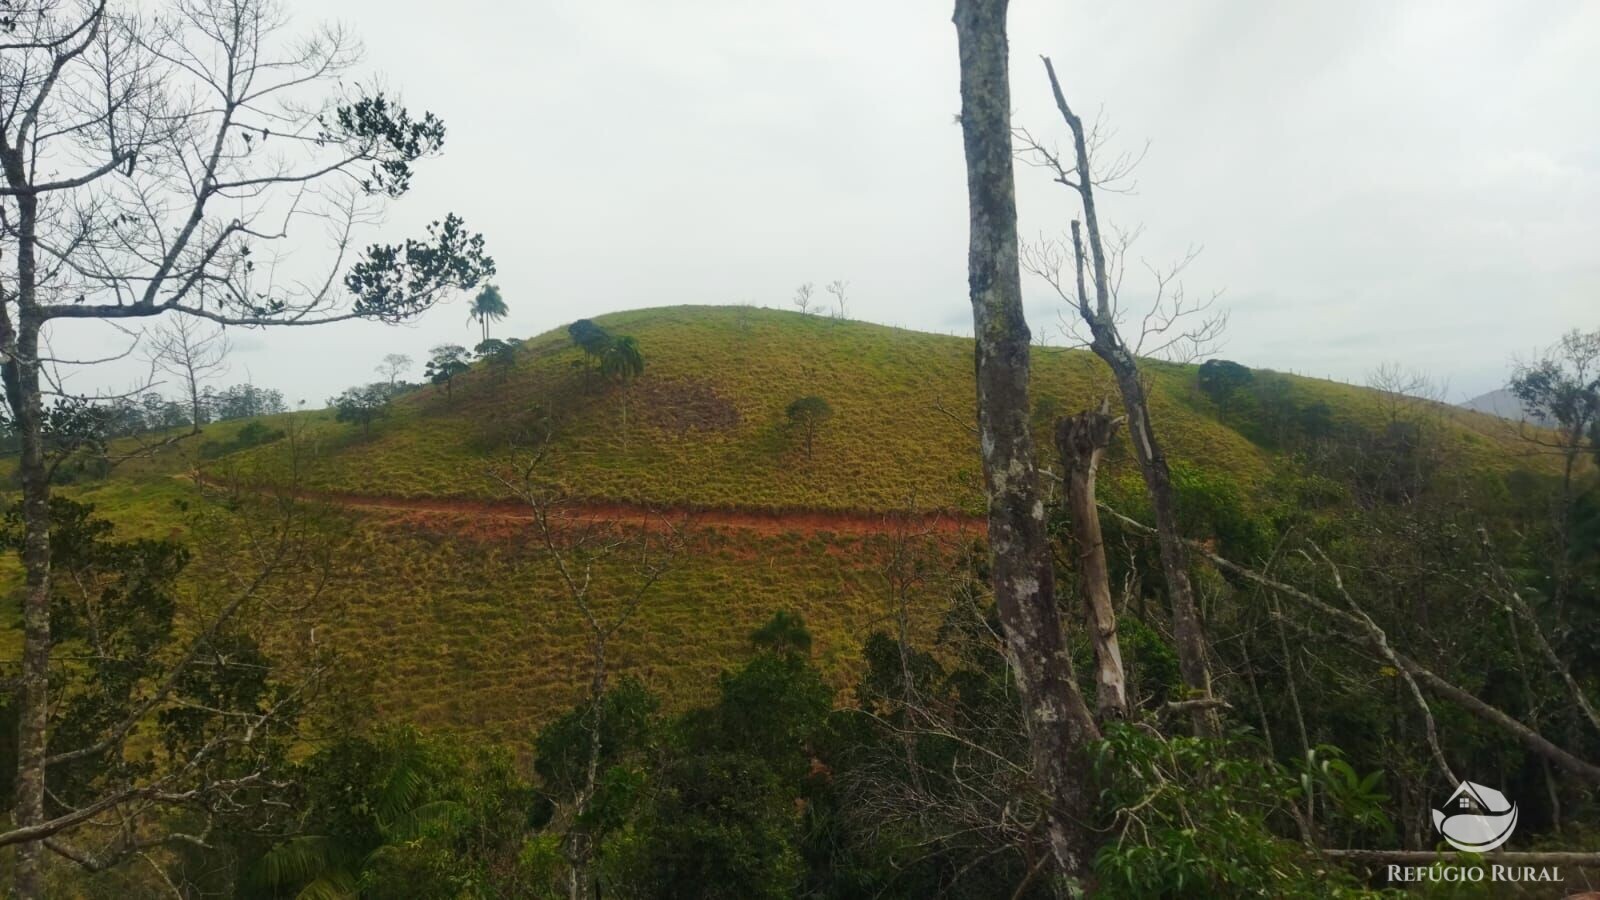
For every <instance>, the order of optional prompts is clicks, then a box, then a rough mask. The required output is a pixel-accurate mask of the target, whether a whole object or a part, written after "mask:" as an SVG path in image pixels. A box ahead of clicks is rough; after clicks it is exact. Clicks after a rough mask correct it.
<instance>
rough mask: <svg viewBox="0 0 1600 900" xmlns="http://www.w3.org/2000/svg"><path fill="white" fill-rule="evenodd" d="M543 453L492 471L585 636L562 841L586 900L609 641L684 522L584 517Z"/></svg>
mask: <svg viewBox="0 0 1600 900" xmlns="http://www.w3.org/2000/svg"><path fill="white" fill-rule="evenodd" d="M548 461H549V442H548V441H546V442H544V444H542V445H541V446H540V447H539V448H537V449H534V450H531V451H528V452H522V453H517V454H514V457H513V459H512V460H510V461H509V462H508V463H507V465H506V466H504V467H503V468H502V469H501V470H500V471H497V472H492V473H490V477H491V478H492V479H493V480H494V481H495V482H496V483H498V484H499V485H500V486H501V487H502V488H504V489H506V490H507V491H508V492H510V493H511V495H512V496H514V497H516V498H517V499H518V500H519V501H521V502H522V503H525V504H526V505H527V507H528V510H529V512H530V513H531V517H532V520H533V525H534V528H533V530H534V536H535V539H536V541H537V543H538V548H539V550H540V552H541V553H542V554H543V556H544V558H545V559H546V561H548V562H549V564H550V565H551V567H552V568H554V569H555V573H556V582H557V583H558V584H559V585H560V587H561V589H562V592H563V593H564V594H565V599H566V601H567V603H568V604H569V605H570V607H571V610H572V611H573V612H575V613H576V614H577V615H578V617H579V618H580V620H581V621H582V623H583V628H584V632H585V635H586V637H587V642H588V650H589V681H588V684H587V686H586V690H585V693H584V698H583V706H584V721H583V726H584V731H585V734H586V737H587V742H588V744H587V748H586V750H587V758H586V759H585V767H584V775H583V780H582V782H581V784H579V786H578V790H577V795H576V796H575V797H574V798H573V800H572V803H571V805H570V808H569V809H568V810H566V813H567V815H566V817H565V818H566V835H565V840H564V842H563V847H562V849H563V853H564V855H565V857H566V860H567V895H568V897H569V898H571V900H587V898H591V897H596V896H598V889H597V886H596V883H595V876H594V871H593V869H594V857H595V852H596V850H597V847H596V846H595V840H594V839H593V837H592V836H591V835H590V833H589V830H588V828H587V826H586V825H585V824H583V823H584V821H585V820H586V819H587V817H588V812H589V808H590V805H591V803H592V802H593V800H594V796H595V792H596V790H598V788H599V785H600V760H601V755H602V750H603V747H602V740H601V739H602V735H603V732H604V728H605V721H604V710H605V696H606V691H607V690H609V689H610V677H611V659H610V648H611V646H612V641H613V640H615V639H616V637H617V635H618V634H620V633H621V632H622V630H623V629H624V628H625V627H626V626H627V625H628V623H629V622H631V621H632V620H633V617H634V614H635V613H637V612H638V611H639V608H640V607H641V606H642V605H643V604H644V602H645V600H646V599H648V598H649V596H650V595H651V593H652V592H653V591H654V590H655V587H656V585H657V584H658V583H659V582H660V580H661V578H662V577H663V576H664V575H666V574H667V572H668V571H669V569H670V568H671V566H672V564H673V563H674V562H675V561H676V560H677V558H678V557H679V556H680V554H681V552H682V549H683V541H684V535H685V529H686V527H687V523H686V522H683V521H674V520H671V519H668V518H666V517H665V516H661V515H655V514H653V513H650V512H646V513H645V514H644V515H643V516H642V517H641V519H640V520H639V521H638V522H636V523H624V522H616V521H602V520H597V519H585V518H583V517H581V516H580V515H578V514H576V513H575V512H574V511H573V510H572V508H571V503H570V499H571V498H570V497H569V496H568V495H567V494H566V493H565V492H564V491H562V490H561V489H560V488H558V487H556V486H554V485H553V484H552V483H551V482H550V480H549V479H548V478H547V476H546V474H545V471H544V470H545V469H546V468H547V464H548ZM619 568H620V572H621V574H618V571H617V570H618V569H619Z"/></svg>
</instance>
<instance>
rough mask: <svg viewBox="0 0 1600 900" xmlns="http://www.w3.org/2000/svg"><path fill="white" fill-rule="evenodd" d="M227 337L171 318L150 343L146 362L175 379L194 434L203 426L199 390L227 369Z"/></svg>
mask: <svg viewBox="0 0 1600 900" xmlns="http://www.w3.org/2000/svg"><path fill="white" fill-rule="evenodd" d="M230 349H232V347H231V346H230V344H229V342H228V335H227V333H226V332H224V331H223V330H222V328H221V327H220V326H219V327H217V328H216V329H215V330H208V329H207V328H206V325H205V323H204V322H202V321H200V320H198V319H195V318H194V317H192V316H175V317H173V318H171V319H168V320H166V321H165V322H163V323H162V324H161V325H159V326H157V328H156V331H155V334H154V335H153V336H152V337H151V340H150V362H151V364H152V365H154V366H155V367H156V368H159V369H161V370H162V371H164V372H166V373H167V374H168V375H171V376H172V377H174V378H176V379H178V380H179V381H180V382H182V384H183V391H184V393H185V394H187V395H188V396H189V417H190V430H191V432H193V433H195V434H198V433H199V432H200V426H201V425H204V424H205V422H206V410H205V401H204V399H203V395H202V394H201V391H200V388H201V386H202V385H203V384H205V383H206V382H207V381H210V380H211V379H212V378H215V377H216V376H218V375H220V374H222V373H224V372H226V371H227V369H228V351H229V350H230Z"/></svg>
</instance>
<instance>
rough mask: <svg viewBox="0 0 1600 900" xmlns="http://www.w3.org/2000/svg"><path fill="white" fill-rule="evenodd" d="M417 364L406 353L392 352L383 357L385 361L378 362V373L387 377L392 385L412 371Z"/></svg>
mask: <svg viewBox="0 0 1600 900" xmlns="http://www.w3.org/2000/svg"><path fill="white" fill-rule="evenodd" d="M415 364H416V363H415V361H414V360H412V358H411V357H409V356H407V355H405V354H404V353H390V354H389V355H387V356H385V357H384V358H383V362H381V363H378V374H379V375H382V376H383V377H384V378H385V379H387V380H388V382H389V385H390V386H391V387H392V386H393V385H394V384H395V383H396V382H397V381H399V380H400V376H401V375H404V374H405V373H406V372H408V371H410V369H411V367H412V366H413V365H415Z"/></svg>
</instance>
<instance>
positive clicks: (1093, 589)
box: [1056, 401, 1128, 722]
mask: <svg viewBox="0 0 1600 900" xmlns="http://www.w3.org/2000/svg"><path fill="white" fill-rule="evenodd" d="M1123 421H1124V419H1123V418H1122V417H1121V416H1117V417H1115V418H1113V417H1112V415H1111V413H1110V411H1109V408H1108V404H1107V403H1106V402H1105V401H1101V403H1100V408H1099V410H1096V411H1090V410H1084V411H1083V412H1081V413H1078V414H1077V415H1075V416H1067V417H1064V418H1061V419H1057V420H1056V452H1057V453H1058V454H1059V455H1060V457H1061V477H1062V487H1063V489H1064V490H1063V497H1062V499H1063V501H1064V504H1065V506H1066V512H1067V518H1068V520H1069V521H1070V522H1071V528H1072V555H1071V559H1072V562H1073V563H1074V565H1073V567H1072V568H1073V571H1074V572H1075V573H1076V575H1077V579H1078V593H1079V595H1080V596H1081V598H1082V599H1083V611H1084V617H1085V619H1086V620H1087V622H1088V625H1089V637H1090V639H1091V640H1092V641H1093V642H1094V658H1095V716H1096V718H1098V719H1099V720H1100V721H1102V722H1104V721H1106V720H1108V719H1123V718H1127V715H1128V680H1127V675H1126V673H1125V672H1124V670H1123V667H1122V649H1121V648H1120V647H1119V646H1118V645H1117V613H1116V610H1115V609H1114V608H1113V607H1112V605H1111V572H1110V569H1109V568H1108V567H1107V566H1106V548H1105V540H1104V538H1103V537H1102V536H1101V532H1100V510H1099V509H1098V508H1097V507H1096V506H1095V484H1094V482H1095V474H1096V473H1097V472H1098V470H1099V468H1100V459H1101V457H1102V456H1104V455H1105V452H1106V448H1107V447H1108V446H1110V445H1111V439H1112V437H1114V436H1115V435H1116V432H1117V429H1118V428H1119V427H1120V426H1121V425H1122V423H1123Z"/></svg>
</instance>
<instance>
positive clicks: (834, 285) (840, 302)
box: [827, 278, 850, 321]
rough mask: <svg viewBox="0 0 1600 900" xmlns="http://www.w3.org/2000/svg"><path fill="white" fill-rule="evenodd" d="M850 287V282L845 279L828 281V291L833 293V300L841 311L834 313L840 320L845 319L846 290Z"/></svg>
mask: <svg viewBox="0 0 1600 900" xmlns="http://www.w3.org/2000/svg"><path fill="white" fill-rule="evenodd" d="M849 288H850V282H848V281H845V280H843V279H837V278H836V279H834V280H833V281H830V282H828V284H827V290H828V293H830V294H832V295H833V302H834V304H835V305H836V306H838V307H839V311H838V312H837V313H835V314H834V318H835V319H838V320H840V321H844V317H845V292H846V291H848V290H849Z"/></svg>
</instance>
